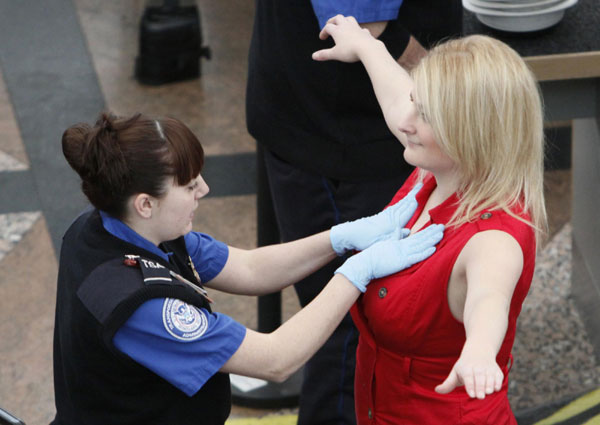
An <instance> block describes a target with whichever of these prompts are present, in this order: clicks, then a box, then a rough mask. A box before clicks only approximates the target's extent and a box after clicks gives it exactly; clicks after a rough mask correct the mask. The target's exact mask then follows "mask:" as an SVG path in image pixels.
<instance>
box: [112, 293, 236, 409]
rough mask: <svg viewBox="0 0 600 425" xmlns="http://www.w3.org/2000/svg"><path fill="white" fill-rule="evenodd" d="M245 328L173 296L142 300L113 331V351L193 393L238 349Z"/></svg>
mask: <svg viewBox="0 0 600 425" xmlns="http://www.w3.org/2000/svg"><path fill="white" fill-rule="evenodd" d="M245 335H246V328H245V327H244V326H243V325H241V324H240V323H238V322H236V321H234V320H233V319H231V318H230V317H228V316H225V315H223V314H220V313H209V312H208V311H207V310H205V309H201V308H197V307H194V306H192V305H190V304H187V303H185V302H183V301H181V300H177V299H173V298H155V299H152V300H149V301H146V302H145V303H144V304H142V305H141V306H140V307H139V308H138V309H137V310H136V311H135V312H134V313H133V314H132V315H131V317H130V318H129V319H128V320H127V322H125V324H124V325H123V326H122V327H121V328H120V329H119V330H118V331H117V333H116V334H115V336H114V337H113V344H114V345H115V347H117V349H118V350H120V351H121V352H123V353H124V354H126V355H127V356H129V357H131V358H132V359H133V360H135V361H136V362H138V363H139V364H141V365H143V366H144V367H146V368H148V369H150V370H151V371H152V372H154V373H156V374H157V375H159V376H160V377H162V378H163V379H165V380H166V381H168V382H170V383H171V384H172V385H174V386H175V387H177V388H179V389H180V390H181V391H183V392H184V393H185V394H187V395H188V396H190V397H191V396H193V395H194V394H195V393H196V392H198V390H199V389H200V388H202V386H203V385H204V384H205V383H206V381H208V380H209V379H210V377H211V376H213V375H214V374H215V373H216V372H218V371H219V370H220V369H221V367H223V365H224V364H225V363H226V362H227V360H229V358H230V357H231V356H232V355H233V354H234V353H235V352H236V351H237V349H238V348H239V346H240V344H241V343H242V340H243V339H244V337H245Z"/></svg>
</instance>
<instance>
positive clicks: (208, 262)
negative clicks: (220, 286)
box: [184, 232, 229, 283]
mask: <svg viewBox="0 0 600 425" xmlns="http://www.w3.org/2000/svg"><path fill="white" fill-rule="evenodd" d="M184 239H185V247H186V248H187V251H188V254H190V258H191V259H192V262H193V263H194V267H195V268H196V271H197V272H198V274H199V275H200V280H201V282H202V283H206V282H208V281H209V280H211V279H212V278H214V277H215V276H216V275H218V274H219V273H220V272H221V270H223V267H225V263H226V262H227V258H228V257H229V247H228V246H227V245H225V244H224V243H223V242H221V241H218V240H216V239H214V238H213V237H212V236H209V235H207V234H204V233H199V232H189V233H187V234H186V235H185V236H184Z"/></svg>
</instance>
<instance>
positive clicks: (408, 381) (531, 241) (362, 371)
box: [351, 171, 536, 425]
mask: <svg viewBox="0 0 600 425" xmlns="http://www.w3.org/2000/svg"><path fill="white" fill-rule="evenodd" d="M416 181H417V171H415V172H414V173H413V174H412V175H411V176H410V177H409V179H408V180H407V181H406V183H405V184H404V185H403V186H402V188H401V189H400V190H399V191H398V192H397V193H396V195H395V196H394V198H393V200H392V202H391V204H394V203H396V202H398V201H399V200H400V199H401V198H403V197H404V196H405V195H406V194H407V193H408V192H409V191H410V189H411V188H412V187H413V186H414V185H415V183H416ZM423 184H424V186H423V188H422V189H421V191H420V192H419V193H418V194H417V201H418V202H419V209H418V210H417V212H416V213H415V215H414V216H413V218H412V220H411V221H410V222H409V223H408V225H407V227H411V226H412V225H413V223H414V222H415V221H416V219H417V217H418V216H419V215H420V213H421V211H422V209H423V206H424V205H425V202H426V200H427V199H428V197H429V195H430V194H431V192H432V191H433V189H434V188H435V187H436V182H435V178H434V177H433V176H432V175H429V176H427V177H426V178H425V181H424V182H423ZM457 200H458V198H457V196H456V195H453V196H451V197H450V198H448V199H447V200H446V201H444V202H443V203H442V204H441V205H439V206H437V207H436V208H433V209H431V210H430V211H429V214H430V217H431V222H430V223H427V224H426V225H425V226H427V225H429V224H431V223H442V224H446V223H448V221H449V220H450V218H451V217H452V214H453V213H454V211H455V210H456V208H457ZM492 229H494V230H501V231H504V232H506V233H508V234H510V235H512V236H513V237H514V238H515V240H516V241H517V242H518V243H519V245H520V246H521V249H522V250H523V257H524V264H523V271H522V274H521V277H520V278H519V281H518V283H517V285H516V287H515V291H514V294H513V298H512V301H511V305H510V312H509V319H508V329H507V332H506V336H505V338H504V341H503V343H502V346H501V348H500V351H499V353H498V356H497V358H496V360H497V362H498V365H500V367H501V368H502V370H503V372H504V376H505V379H504V383H503V386H502V390H501V391H499V392H496V393H493V394H491V395H488V396H486V398H485V399H484V400H478V399H471V398H469V396H468V395H467V393H466V392H465V390H464V387H462V386H461V387H458V388H457V389H455V390H454V391H453V392H452V393H450V394H446V395H443V394H437V393H436V392H435V391H434V388H435V387H436V386H437V385H439V384H441V383H442V382H443V381H444V380H445V379H446V377H447V376H448V374H449V373H450V370H451V369H452V366H453V365H454V363H455V362H456V361H457V360H458V357H459V355H460V352H461V350H462V347H463V345H464V343H465V339H466V337H465V329H464V326H463V324H462V323H460V322H458V321H457V320H456V319H455V318H454V317H453V316H452V313H451V312H450V308H449V306H448V298H447V286H448V281H449V278H450V273H451V271H452V267H453V265H454V263H455V261H456V259H457V257H458V255H459V254H460V252H461V250H462V248H463V247H464V246H465V244H466V243H467V242H468V241H469V239H470V238H471V237H472V236H473V235H474V234H475V233H477V232H481V231H485V230H492ZM535 253H536V247H535V235H534V232H533V229H532V228H531V227H530V226H528V225H527V224H525V223H523V222H521V221H519V220H517V219H515V218H513V217H511V216H510V215H508V214H506V213H505V212H503V211H502V210H487V211H484V212H482V214H481V215H480V217H479V218H478V219H477V220H475V221H474V222H471V223H467V224H464V225H462V226H459V227H457V228H452V229H446V231H445V232H444V238H443V240H442V241H441V242H440V243H439V244H438V245H437V250H436V252H435V253H434V254H433V255H432V256H431V257H430V258H428V259H427V260H425V261H423V262H421V263H418V264H415V265H414V266H412V267H410V268H408V269H406V270H403V271H401V272H399V273H396V274H394V275H392V276H388V277H387V278H383V279H378V280H375V281H373V282H371V283H370V284H369V286H368V288H367V291H366V293H365V294H363V295H362V296H361V297H360V298H359V300H358V301H357V303H356V304H355V305H354V306H353V307H352V309H351V314H352V318H353V320H354V322H355V323H356V326H357V327H358V330H359V331H360V337H359V344H358V349H357V361H356V375H355V403H356V413H357V418H358V424H359V425H367V424H369V425H372V424H414V425H435V424H444V425H448V424H452V425H454V424H473V425H475V424H477V425H481V424H491V425H492V424H493V425H502V424H511V425H516V420H515V418H514V415H513V413H512V410H511V408H510V405H509V403H508V398H507V388H508V371H509V369H510V365H509V363H511V361H512V359H511V354H510V353H511V349H512V346H513V342H514V337H515V330H516V322H517V317H518V315H519V313H520V311H521V305H522V303H523V300H524V299H525V296H526V295H527V292H528V291H529V286H530V285H531V279H532V277H533V270H534V264H535ZM490 255H494V253H493V252H490Z"/></svg>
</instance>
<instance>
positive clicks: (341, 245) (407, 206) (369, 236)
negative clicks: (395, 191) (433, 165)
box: [330, 183, 423, 255]
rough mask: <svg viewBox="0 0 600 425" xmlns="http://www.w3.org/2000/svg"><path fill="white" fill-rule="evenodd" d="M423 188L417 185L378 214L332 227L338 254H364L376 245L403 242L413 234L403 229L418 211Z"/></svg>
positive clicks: (331, 235) (333, 245) (333, 240)
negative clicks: (390, 241) (396, 241)
mask: <svg viewBox="0 0 600 425" xmlns="http://www.w3.org/2000/svg"><path fill="white" fill-rule="evenodd" d="M421 187H423V185H422V184H421V183H418V184H417V185H416V186H415V187H414V188H413V189H412V190H411V191H410V192H409V193H408V195H406V196H405V197H404V198H402V199H401V200H400V201H398V202H397V203H395V204H394V205H391V206H390V207H388V208H386V209H385V210H383V211H381V212H380V213H378V214H375V215H372V216H370V217H364V218H359V219H358V220H354V221H348V222H346V223H341V224H338V225H336V226H333V227H332V228H331V232H330V239H331V246H332V247H333V250H334V251H335V252H336V254H338V255H342V254H344V253H346V252H347V251H351V250H357V251H362V250H364V249H367V248H368V247H370V246H371V245H373V244H374V243H375V242H381V241H385V240H400V239H402V238H404V237H406V236H408V234H409V233H410V231H409V230H408V229H404V226H406V223H408V221H409V220H410V219H411V217H412V216H413V214H414V213H415V210H416V209H417V200H416V199H415V196H416V194H417V193H418V192H419V190H420V189H421Z"/></svg>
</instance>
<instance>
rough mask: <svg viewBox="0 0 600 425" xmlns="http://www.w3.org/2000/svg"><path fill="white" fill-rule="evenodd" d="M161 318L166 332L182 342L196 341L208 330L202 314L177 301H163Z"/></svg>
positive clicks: (194, 308) (205, 319)
mask: <svg viewBox="0 0 600 425" xmlns="http://www.w3.org/2000/svg"><path fill="white" fill-rule="evenodd" d="M162 317H163V324H164V325H165V329H166V330H167V332H169V334H171V335H172V336H173V337H175V338H177V339H180V340H183V341H193V340H195V339H198V338H200V337H201V336H202V335H204V332H206V329H208V319H207V318H206V315H205V314H204V312H203V311H202V310H200V309H199V308H197V307H195V306H193V305H189V304H187V303H184V302H183V301H181V300H178V299H174V298H166V299H165V302H164V304H163V311H162Z"/></svg>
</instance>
